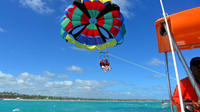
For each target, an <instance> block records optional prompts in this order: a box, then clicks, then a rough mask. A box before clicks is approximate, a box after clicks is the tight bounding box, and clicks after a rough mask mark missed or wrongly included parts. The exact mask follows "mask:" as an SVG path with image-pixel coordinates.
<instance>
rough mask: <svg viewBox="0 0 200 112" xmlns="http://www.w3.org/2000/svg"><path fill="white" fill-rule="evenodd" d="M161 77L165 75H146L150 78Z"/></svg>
mask: <svg viewBox="0 0 200 112" xmlns="http://www.w3.org/2000/svg"><path fill="white" fill-rule="evenodd" d="M163 77H165V76H164V75H160V74H154V75H150V76H148V78H150V79H160V78H163Z"/></svg>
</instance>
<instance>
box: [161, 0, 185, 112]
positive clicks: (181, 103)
mask: <svg viewBox="0 0 200 112" xmlns="http://www.w3.org/2000/svg"><path fill="white" fill-rule="evenodd" d="M160 4H161V8H162V11H163V16H164V19H165V24H166V25H165V28H166V31H167V34H168V37H169V43H170V48H171V51H172V58H173V63H174V70H175V73H176V81H177V85H178V91H179V92H178V94H179V100H180V106H181V112H185V109H184V104H183V98H182V93H181V86H180V81H179V74H178V68H177V64H176V57H175V53H174V47H173V42H172V35H171V33H170V29H169V25H168V21H167V17H166V13H165V9H164V6H163V2H162V0H160Z"/></svg>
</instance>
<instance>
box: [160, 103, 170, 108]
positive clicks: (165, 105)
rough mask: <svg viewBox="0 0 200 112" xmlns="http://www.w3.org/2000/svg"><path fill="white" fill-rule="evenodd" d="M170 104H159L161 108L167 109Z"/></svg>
mask: <svg viewBox="0 0 200 112" xmlns="http://www.w3.org/2000/svg"><path fill="white" fill-rule="evenodd" d="M169 106H170V104H169V103H168V102H161V107H162V108H169Z"/></svg>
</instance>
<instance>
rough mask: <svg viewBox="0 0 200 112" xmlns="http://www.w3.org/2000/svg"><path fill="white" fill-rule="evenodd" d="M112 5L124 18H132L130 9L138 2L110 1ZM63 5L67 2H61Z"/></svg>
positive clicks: (128, 0)
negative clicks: (115, 6) (117, 8)
mask: <svg viewBox="0 0 200 112" xmlns="http://www.w3.org/2000/svg"><path fill="white" fill-rule="evenodd" d="M112 1H113V3H115V4H117V5H119V6H120V10H121V12H122V13H123V15H124V16H125V17H128V18H129V17H132V16H133V15H134V13H133V12H132V11H130V9H131V8H134V6H135V4H136V3H137V2H139V0H134V1H133V0H131V1H130V0H112ZM61 2H63V3H64V4H69V3H70V2H69V0H61Z"/></svg>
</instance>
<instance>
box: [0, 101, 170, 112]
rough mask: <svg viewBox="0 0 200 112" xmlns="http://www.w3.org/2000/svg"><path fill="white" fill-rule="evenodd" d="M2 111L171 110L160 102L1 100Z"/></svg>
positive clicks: (89, 111)
mask: <svg viewBox="0 0 200 112" xmlns="http://www.w3.org/2000/svg"><path fill="white" fill-rule="evenodd" d="M0 112H170V107H168V108H162V106H161V104H160V102H86V101H3V100H2V101H0Z"/></svg>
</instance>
